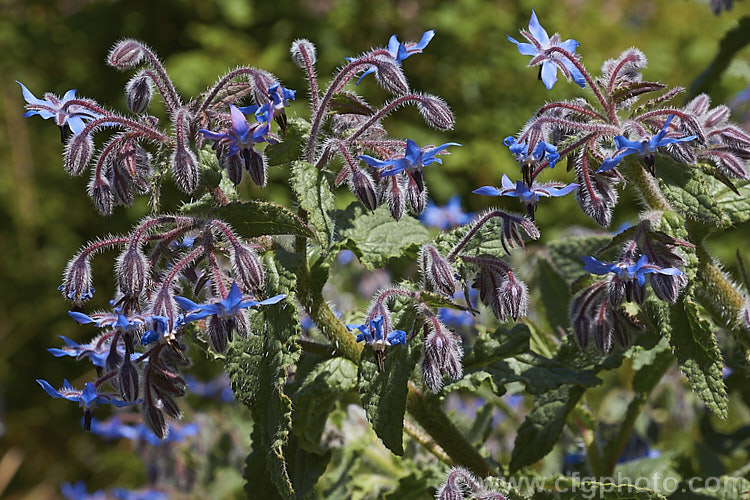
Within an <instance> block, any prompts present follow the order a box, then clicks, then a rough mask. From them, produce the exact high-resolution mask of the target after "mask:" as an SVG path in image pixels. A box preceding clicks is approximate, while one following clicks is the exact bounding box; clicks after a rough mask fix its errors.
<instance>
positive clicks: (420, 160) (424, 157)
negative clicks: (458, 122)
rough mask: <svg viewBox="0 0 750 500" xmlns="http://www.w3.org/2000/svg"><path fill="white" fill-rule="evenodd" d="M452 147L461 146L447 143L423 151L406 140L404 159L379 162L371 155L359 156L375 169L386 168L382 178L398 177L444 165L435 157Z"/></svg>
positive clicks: (409, 140)
mask: <svg viewBox="0 0 750 500" xmlns="http://www.w3.org/2000/svg"><path fill="white" fill-rule="evenodd" d="M450 146H460V144H458V143H456V142H446V143H445V144H441V145H440V146H438V147H436V148H431V149H426V150H424V151H422V149H421V148H420V147H419V146H417V143H416V142H414V141H412V140H411V139H407V140H406V152H405V153H404V156H403V157H402V158H391V159H388V160H378V159H377V158H373V157H372V156H370V155H359V157H358V158H359V159H360V160H362V161H364V162H365V163H367V164H368V165H370V166H371V167H375V168H384V167H391V168H386V169H384V170H382V171H381V172H380V176H381V177H388V176H391V175H396V174H398V173H401V172H403V171H407V172H412V171H415V170H419V171H421V170H422V167H424V166H426V165H429V164H431V163H440V164H442V163H443V160H442V159H440V158H436V157H435V155H436V154H438V153H440V152H441V151H443V150H444V149H446V148H448V147H450Z"/></svg>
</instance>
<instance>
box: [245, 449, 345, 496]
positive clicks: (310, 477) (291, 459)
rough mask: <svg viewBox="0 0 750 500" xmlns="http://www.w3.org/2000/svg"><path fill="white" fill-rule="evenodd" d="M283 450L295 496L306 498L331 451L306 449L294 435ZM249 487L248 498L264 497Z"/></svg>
mask: <svg viewBox="0 0 750 500" xmlns="http://www.w3.org/2000/svg"><path fill="white" fill-rule="evenodd" d="M284 452H285V458H286V461H287V473H288V474H289V477H290V478H291V480H292V484H294V495H295V498H306V497H307V495H308V494H309V493H311V492H312V491H313V489H314V488H315V484H316V483H317V482H318V479H320V476H322V475H323V473H324V472H325V471H326V468H327V467H328V463H329V462H330V461H331V456H332V452H331V450H327V451H325V452H324V453H314V452H311V451H308V450H306V449H305V448H303V447H302V446H300V445H299V440H298V439H297V437H296V436H294V435H292V436H291V437H290V438H289V442H288V443H287V446H286V448H285V449H284ZM249 489H252V494H251V495H248V498H265V497H259V496H258V494H257V492H256V491H255V489H254V488H252V486H250V487H249Z"/></svg>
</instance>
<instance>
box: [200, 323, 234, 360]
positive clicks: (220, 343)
mask: <svg viewBox="0 0 750 500" xmlns="http://www.w3.org/2000/svg"><path fill="white" fill-rule="evenodd" d="M206 330H207V331H206V333H208V343H209V345H211V347H212V348H213V350H214V351H216V352H219V353H221V352H224V351H226V350H227V345H228V344H229V341H230V340H231V338H230V337H231V335H232V325H231V324H230V322H229V320H225V319H221V318H219V317H218V316H216V315H211V316H209V318H208V322H207V329H206Z"/></svg>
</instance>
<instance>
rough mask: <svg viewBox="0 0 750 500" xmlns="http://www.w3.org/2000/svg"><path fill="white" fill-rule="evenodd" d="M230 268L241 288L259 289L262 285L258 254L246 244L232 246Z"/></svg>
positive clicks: (262, 275) (261, 271)
mask: <svg viewBox="0 0 750 500" xmlns="http://www.w3.org/2000/svg"><path fill="white" fill-rule="evenodd" d="M232 268H233V269H234V274H235V276H236V277H237V279H238V280H239V282H240V284H241V285H242V287H243V288H245V289H247V290H260V289H261V287H262V286H263V279H264V274H263V266H262V265H261V263H260V259H259V258H258V254H256V253H255V251H254V250H253V249H251V248H250V247H248V246H246V245H234V246H233V247H232Z"/></svg>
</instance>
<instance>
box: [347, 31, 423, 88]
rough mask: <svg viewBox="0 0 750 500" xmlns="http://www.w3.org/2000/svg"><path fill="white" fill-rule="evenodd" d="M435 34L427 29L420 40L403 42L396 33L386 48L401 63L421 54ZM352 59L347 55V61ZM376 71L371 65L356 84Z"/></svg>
mask: <svg viewBox="0 0 750 500" xmlns="http://www.w3.org/2000/svg"><path fill="white" fill-rule="evenodd" d="M434 36H435V30H429V31H425V32H424V33H423V34H422V38H421V39H420V40H419V41H418V42H406V43H401V42H399V41H398V38H396V35H392V36H391V38H390V39H389V40H388V47H387V48H386V50H387V51H388V54H390V56H391V57H392V58H393V59H395V60H396V63H398V64H401V61H403V60H404V59H406V58H408V57H409V56H412V55H414V54H421V53H422V51H423V50H424V48H425V47H427V45H429V43H430V41H431V40H432V38H433V37H434ZM352 60H353V58H351V57H347V61H352ZM375 71H376V69H375V67H374V66H370V67H369V68H367V69H366V70H365V71H364V72H363V73H362V75H361V76H360V77H359V80H357V83H356V85H359V83H360V82H361V81H362V79H363V78H364V77H365V76H367V75H369V74H371V73H375Z"/></svg>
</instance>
